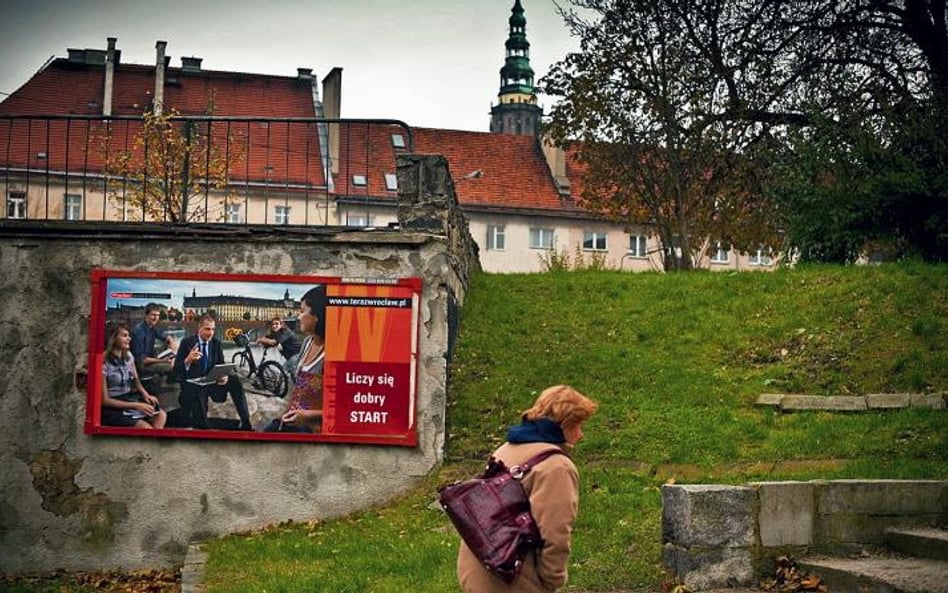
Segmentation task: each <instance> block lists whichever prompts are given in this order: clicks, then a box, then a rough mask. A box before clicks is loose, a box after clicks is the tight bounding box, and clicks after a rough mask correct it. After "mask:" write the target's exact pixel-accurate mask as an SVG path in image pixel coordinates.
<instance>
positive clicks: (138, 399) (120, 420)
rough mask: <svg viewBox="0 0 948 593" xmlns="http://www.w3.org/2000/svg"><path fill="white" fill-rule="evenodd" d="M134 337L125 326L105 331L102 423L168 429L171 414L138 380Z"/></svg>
mask: <svg viewBox="0 0 948 593" xmlns="http://www.w3.org/2000/svg"><path fill="white" fill-rule="evenodd" d="M131 344H132V336H131V333H130V332H129V331H128V326H127V325H125V324H124V323H110V324H109V325H108V326H107V327H106V328H105V360H104V361H103V362H102V424H103V425H105V426H127V427H134V428H164V426H165V421H166V420H167V414H165V411H164V410H162V409H161V408H160V407H159V406H158V398H157V397H155V396H154V395H151V394H150V393H148V392H147V391H146V390H145V387H144V386H143V385H142V383H141V381H139V380H138V371H136V370H135V357H134V356H132V353H131V352H130V351H129V348H130V347H131Z"/></svg>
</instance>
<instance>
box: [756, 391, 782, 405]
mask: <svg viewBox="0 0 948 593" xmlns="http://www.w3.org/2000/svg"><path fill="white" fill-rule="evenodd" d="M785 395H786V394H785V393H761V394H760V395H758V396H757V401H755V402H754V404H755V405H758V406H779V405H780V400H782V399H783V398H784V396H785Z"/></svg>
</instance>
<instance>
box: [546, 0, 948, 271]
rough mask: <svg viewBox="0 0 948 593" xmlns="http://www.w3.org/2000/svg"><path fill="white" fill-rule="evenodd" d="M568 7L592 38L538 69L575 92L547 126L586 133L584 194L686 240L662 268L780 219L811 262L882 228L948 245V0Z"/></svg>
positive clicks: (578, 27) (590, 2)
mask: <svg viewBox="0 0 948 593" xmlns="http://www.w3.org/2000/svg"><path fill="white" fill-rule="evenodd" d="M570 4H572V5H573V6H574V7H575V8H577V9H579V12H577V10H563V11H562V14H563V15H564V17H565V19H566V22H567V24H568V25H569V26H570V27H571V29H572V31H573V33H574V34H575V35H577V36H578V37H579V39H580V42H581V49H580V51H579V52H578V53H575V54H571V55H569V56H567V57H566V58H565V59H564V60H562V61H560V62H559V63H558V64H556V65H554V67H553V68H552V69H551V72H550V74H549V75H548V76H547V77H546V78H544V80H543V81H541V82H542V84H543V86H544V90H545V91H546V92H547V93H548V94H550V95H553V96H557V97H560V98H561V99H562V100H561V101H560V102H559V103H558V104H557V105H556V106H555V107H554V108H553V110H552V113H551V118H550V122H549V125H548V131H549V132H550V134H551V136H552V138H553V139H554V140H555V141H556V142H557V143H559V144H560V145H563V146H569V145H570V144H571V143H572V142H573V141H576V140H578V141H580V142H579V143H578V145H577V146H578V148H577V149H576V150H577V154H578V157H579V159H580V161H581V162H582V163H583V164H584V165H585V167H586V168H587V175H586V187H585V190H584V195H583V199H584V201H585V203H586V205H587V206H589V207H590V208H592V209H593V210H596V211H599V212H601V213H603V214H605V215H607V216H609V217H611V218H613V219H614V220H620V221H623V222H627V223H629V224H643V223H647V224H653V225H654V227H655V228H656V230H657V232H658V234H659V237H660V239H661V241H662V243H663V244H664V246H665V247H666V251H668V247H675V246H679V247H680V248H681V251H682V252H683V256H682V258H681V259H680V261H671V262H669V261H668V260H666V268H667V269H678V268H684V269H687V268H688V267H690V264H691V262H690V261H688V259H687V254H688V253H691V254H694V253H697V251H698V250H699V248H700V247H699V246H700V245H701V244H702V241H703V240H704V239H705V238H709V239H712V240H714V239H725V240H728V242H730V243H731V244H732V246H734V247H737V248H739V249H740V248H753V247H754V244H755V243H763V244H767V245H770V246H773V245H774V244H775V243H776V241H777V240H778V238H780V237H781V235H779V234H777V233H776V230H777V229H780V230H781V231H784V232H785V233H786V234H785V235H783V237H784V239H785V240H786V245H785V246H786V247H787V248H788V249H792V250H795V251H797V252H804V253H806V254H809V255H810V256H812V257H813V258H816V259H823V258H825V259H834V260H849V259H852V257H853V254H854V253H858V252H860V251H862V250H864V249H865V247H866V243H867V241H873V240H877V239H880V238H885V237H888V238H889V239H893V238H894V239H895V241H896V242H897V243H900V244H901V245H903V246H905V245H913V246H915V247H916V248H919V249H921V250H922V251H923V252H925V253H926V254H927V255H928V256H929V257H931V258H933V259H938V258H939V255H938V253H939V249H941V250H942V251H941V253H943V252H944V249H945V244H946V243H948V241H946V236H948V232H946V228H948V224H946V215H945V200H946V195H948V194H946V191H945V188H946V186H948V183H946V182H945V179H946V178H948V175H946V173H945V163H946V162H948V152H946V151H945V148H944V145H945V138H946V137H948V134H946V133H945V132H948V126H946V123H945V122H946V120H948V118H946V117H945V114H946V113H948V110H946V108H945V106H946V105H948V33H946V28H945V22H946V8H945V4H946V3H945V2H944V0H938V1H936V0H927V1H926V0H904V1H896V0H842V1H840V2H825V1H822V0H774V1H772V2H755V1H751V0H656V1H647V0H571V1H570ZM771 165H776V166H771ZM867 175H868V178H867V177H866V176H867ZM814 181H818V183H816V184H814ZM828 223H829V224H830V225H831V226H830V228H835V229H836V230H837V231H838V232H836V233H834V234H833V236H832V237H830V241H829V243H832V245H829V244H828V243H827V240H826V239H827V238H826V237H825V236H822V235H821V233H823V232H824V230H826V229H825V228H823V227H826V225H827V224H828ZM939 245H940V246H941V247H939Z"/></svg>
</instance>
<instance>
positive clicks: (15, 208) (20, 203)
mask: <svg viewBox="0 0 948 593" xmlns="http://www.w3.org/2000/svg"><path fill="white" fill-rule="evenodd" d="M7 218H26V193H25V192H21V191H11V192H10V193H9V194H7Z"/></svg>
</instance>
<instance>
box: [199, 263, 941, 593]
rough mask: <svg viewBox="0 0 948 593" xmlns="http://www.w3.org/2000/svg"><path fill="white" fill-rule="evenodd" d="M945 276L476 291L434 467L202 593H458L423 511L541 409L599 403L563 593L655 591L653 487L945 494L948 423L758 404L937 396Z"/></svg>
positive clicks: (638, 277)
mask: <svg viewBox="0 0 948 593" xmlns="http://www.w3.org/2000/svg"><path fill="white" fill-rule="evenodd" d="M946 320H948V267H946V266H938V267H933V266H926V265H921V264H914V263H907V264H900V265H887V266H881V267H858V268H857V267H850V268H843V267H799V268H796V269H793V270H779V271H777V272H774V273H713V274H712V273H703V272H696V273H689V274H672V275H664V274H628V273H616V272H571V273H556V274H535V275H504V276H500V275H486V274H482V275H477V276H475V277H474V279H473V283H472V286H471V288H470V291H469V293H468V297H467V301H466V303H465V306H464V310H463V312H462V324H461V332H460V338H459V342H458V345H457V351H456V358H455V361H454V363H453V365H452V374H451V382H450V389H449V392H450V400H449V407H448V415H447V422H448V425H447V431H448V439H447V451H446V463H445V465H444V466H443V467H442V468H440V469H439V470H438V471H437V472H435V473H434V474H433V475H432V476H430V477H429V478H428V479H427V480H426V481H425V482H424V483H423V484H421V485H419V486H418V488H416V489H415V490H414V491H412V492H411V493H409V494H407V495H406V496H404V497H402V498H400V499H398V500H394V501H392V502H391V503H390V504H389V505H387V506H386V507H384V508H377V509H371V510H367V511H364V512H361V513H357V514H354V515H352V516H350V517H345V518H342V519H337V520H331V521H326V522H321V523H317V524H312V525H300V524H293V525H286V526H278V527H275V528H273V529H271V530H267V531H265V532H262V533H254V534H245V535H234V536H229V537H224V538H221V539H217V540H214V541H212V542H210V543H209V551H210V558H209V561H208V565H207V584H208V591H209V592H212V593H213V592H221V593H222V592H231V591H235V592H241V591H247V592H250V591H253V592H255V593H259V592H262V591H267V592H270V593H273V592H282V591H286V592H296V591H300V592H303V591H327V592H343V591H353V592H359V593H371V592H403V591H418V592H431V593H436V592H437V593H440V592H449V591H456V590H457V586H456V584H455V581H454V563H455V558H456V553H457V538H456V536H455V534H454V532H453V531H452V528H451V527H450V524H449V523H448V522H447V520H446V519H445V518H444V517H443V515H441V513H440V512H439V511H436V510H432V509H431V508H429V506H428V505H429V504H430V502H431V501H432V500H434V499H435V496H436V494H435V493H436V487H437V486H438V485H439V484H441V483H444V482H447V481H450V480H452V479H456V478H458V477H462V476H468V475H472V474H474V473H475V472H476V471H477V470H478V469H479V468H480V466H481V464H482V461H483V459H484V458H485V457H486V456H487V454H488V453H489V452H490V451H491V450H492V449H493V448H494V447H495V446H497V445H498V444H499V443H500V442H501V441H502V440H503V437H504V432H505V429H506V427H507V426H508V425H509V424H512V423H514V422H515V421H516V420H517V418H518V414H519V412H520V411H521V410H523V409H524V408H526V407H528V406H529V405H530V403H532V401H533V399H534V398H535V397H536V395H537V393H538V392H539V391H540V390H541V389H543V388H544V387H546V386H548V385H550V384H553V383H569V384H572V385H574V386H575V387H577V388H578V389H580V390H581V391H583V392H584V393H587V394H588V395H590V396H591V397H593V398H595V399H596V400H597V401H599V403H600V405H601V408H600V413H599V414H598V415H597V416H595V417H594V418H593V419H592V420H591V421H590V422H589V423H588V425H587V426H586V428H585V433H586V439H585V441H584V442H583V443H582V444H581V445H580V446H579V447H578V448H577V450H576V452H575V454H574V458H575V459H576V462H577V465H578V467H579V469H580V475H581V481H582V486H581V488H582V491H581V503H580V515H579V519H578V522H577V525H576V531H575V537H574V547H573V555H572V557H571V560H570V563H571V565H570V575H571V577H570V582H569V585H568V588H567V589H568V590H570V591H602V592H605V591H630V590H635V591H657V590H659V586H660V583H661V580H662V578H663V575H662V571H661V566H660V549H661V525H660V514H661V496H660V490H659V488H660V486H661V485H662V483H664V482H665V481H666V480H669V479H674V480H675V481H677V482H678V483H686V482H689V483H700V482H719V483H743V482H747V481H752V480H785V479H794V480H807V479H817V478H824V479H833V478H941V479H945V478H948V412H934V413H933V412H932V411H930V410H914V409H908V410H901V411H888V412H866V413H858V414H830V413H796V414H780V413H777V412H774V411H773V410H771V409H762V408H758V407H755V406H754V405H753V402H754V400H755V398H756V397H757V395H758V394H760V393H763V392H781V393H791V392H796V393H813V394H827V395H829V394H864V393H878V392H921V391H943V390H948V350H946V345H948V321H946Z"/></svg>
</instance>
